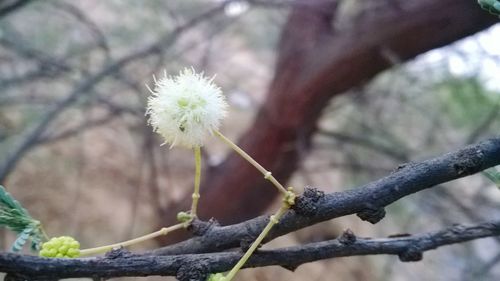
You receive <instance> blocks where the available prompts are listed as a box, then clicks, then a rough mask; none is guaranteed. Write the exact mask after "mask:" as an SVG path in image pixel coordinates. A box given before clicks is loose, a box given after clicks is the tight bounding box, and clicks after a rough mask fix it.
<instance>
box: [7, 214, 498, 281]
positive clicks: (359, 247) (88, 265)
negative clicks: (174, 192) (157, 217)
mask: <svg viewBox="0 0 500 281" xmlns="http://www.w3.org/2000/svg"><path fill="white" fill-rule="evenodd" d="M497 235H500V221H490V222H485V223H481V224H478V225H473V226H464V225H455V226H452V227H449V228H447V229H444V230H441V231H434V232H429V233H424V234H420V235H414V236H413V235H411V236H404V237H389V238H382V239H370V238H356V236H355V235H354V234H353V233H352V232H350V231H346V232H344V234H343V235H342V236H340V237H339V238H337V239H333V240H329V241H323V242H317V243H310V244H306V245H302V246H295V247H288V248H282V249H278V250H271V251H262V250H261V251H258V252H257V253H255V254H254V255H253V256H252V257H251V258H250V260H249V261H248V263H247V264H246V265H245V267H263V266H270V265H280V266H284V267H286V268H288V269H292V270H293V269H295V268H296V267H298V266H299V265H301V264H304V263H308V262H313V261H318V260H323V259H329V258H334V257H347V256H360V255H381V254H387V255H398V256H399V258H400V260H401V261H405V262H408V261H419V260H421V259H422V257H423V252H425V251H429V250H433V249H436V248H439V247H442V246H445V245H450V244H456V243H462V242H466V241H470V240H474V239H479V238H484V237H489V236H497ZM241 255H242V253H241V252H221V253H211V254H187V255H173V256H150V255H149V256H148V255H134V254H132V253H130V252H127V251H125V250H115V251H112V252H110V253H108V255H107V256H106V257H103V258H90V259H47V258H39V257H34V256H23V255H17V254H11V253H2V254H0V271H2V272H6V273H9V274H13V275H15V276H19V277H22V278H23V279H24V280H47V279H54V278H56V279H59V278H70V277H119V276H149V275H162V276H177V278H179V280H205V279H206V276H207V275H208V274H209V273H212V272H223V271H227V270H229V269H230V268H231V267H232V266H233V265H234V263H235V262H236V261H237V260H238V259H239V258H240V256H241Z"/></svg>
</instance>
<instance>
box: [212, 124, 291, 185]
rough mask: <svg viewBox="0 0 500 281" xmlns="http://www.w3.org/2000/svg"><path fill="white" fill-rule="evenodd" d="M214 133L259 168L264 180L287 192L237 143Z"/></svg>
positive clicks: (218, 133)
mask: <svg viewBox="0 0 500 281" xmlns="http://www.w3.org/2000/svg"><path fill="white" fill-rule="evenodd" d="M214 133H215V134H216V135H217V136H218V137H219V138H220V139H221V140H222V141H223V142H225V143H226V144H227V145H229V147H231V148H232V149H233V150H234V151H236V153H238V154H239V155H240V156H241V157H243V158H244V159H245V160H247V161H248V162H249V163H250V164H252V165H253V166H254V167H255V168H257V170H259V172H261V173H262V174H263V175H264V178H265V179H266V180H269V181H270V182H271V183H272V184H274V186H276V188H278V190H279V191H280V192H281V193H283V194H285V195H286V194H287V190H286V189H285V187H283V185H282V184H281V183H279V182H278V180H276V178H274V177H273V175H272V174H271V172H269V171H268V170H266V169H265V168H264V167H262V165H260V164H259V163H258V162H257V161H255V160H254V159H253V158H252V157H251V156H250V155H248V154H247V153H246V152H245V151H243V149H241V148H240V147H239V146H238V145H236V144H235V143H234V142H232V141H231V140H230V139H228V138H226V137H225V136H224V135H223V134H222V133H221V132H219V131H214Z"/></svg>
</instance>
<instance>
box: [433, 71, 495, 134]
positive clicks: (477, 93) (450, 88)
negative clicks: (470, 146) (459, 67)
mask: <svg viewBox="0 0 500 281" xmlns="http://www.w3.org/2000/svg"><path fill="white" fill-rule="evenodd" d="M483 85H484V82H483V81H481V79H480V77H477V76H471V77H449V78H446V79H445V80H443V81H441V82H438V83H436V86H435V91H434V92H435V94H436V98H437V102H438V103H440V104H441V108H442V113H443V116H444V117H445V118H448V119H449V122H450V124H451V125H453V126H454V127H456V128H457V129H462V130H465V131H469V132H471V131H472V130H474V129H475V128H477V127H478V125H479V124H480V123H481V122H482V121H483V120H485V119H486V118H487V117H488V115H489V114H490V113H491V112H493V111H498V110H499V106H500V92H494V91H491V90H488V89H486V88H485V87H484V86H483Z"/></svg>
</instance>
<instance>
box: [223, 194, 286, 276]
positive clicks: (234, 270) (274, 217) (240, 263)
mask: <svg viewBox="0 0 500 281" xmlns="http://www.w3.org/2000/svg"><path fill="white" fill-rule="evenodd" d="M289 208H290V205H289V204H287V203H286V202H283V205H282V206H281V208H280V209H279V210H278V212H276V214H274V215H272V216H271V217H270V218H269V222H268V223H267V225H266V227H265V228H264V230H262V232H261V233H260V234H259V237H257V239H255V241H254V242H253V243H252V245H251V246H250V248H249V249H248V250H247V251H246V253H245V254H244V255H243V257H241V259H240V260H239V261H238V263H236V265H235V266H234V267H233V268H232V269H231V271H229V273H228V274H227V275H226V276H225V277H224V281H231V280H232V279H233V278H234V276H235V275H236V273H237V272H238V271H239V270H240V269H241V267H243V265H244V264H245V263H246V262H247V261H248V259H249V258H250V256H251V255H252V254H253V252H255V250H256V249H257V247H259V245H260V243H262V240H264V238H265V237H266V236H267V234H268V233H269V231H270V230H271V229H272V228H273V226H274V225H275V224H277V223H278V222H279V220H280V219H281V217H282V216H283V214H284V213H285V212H286V211H287V210H288V209H289Z"/></svg>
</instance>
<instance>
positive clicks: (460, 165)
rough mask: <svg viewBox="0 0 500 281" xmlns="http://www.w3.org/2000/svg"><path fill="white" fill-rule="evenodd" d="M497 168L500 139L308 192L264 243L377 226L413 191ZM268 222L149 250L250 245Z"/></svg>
mask: <svg viewBox="0 0 500 281" xmlns="http://www.w3.org/2000/svg"><path fill="white" fill-rule="evenodd" d="M499 164H500V137H496V138H491V139H489V140H485V141H483V142H480V143H478V144H475V145H470V146H467V147H465V148H462V149H459V150H457V151H455V152H451V153H447V154H444V155H442V156H439V157H436V158H433V159H430V160H426V161H423V162H420V163H409V164H405V165H402V166H400V167H398V169H397V170H396V171H394V172H393V173H392V174H390V175H388V176H386V177H384V178H381V179H379V180H377V181H374V182H371V183H368V184H366V185H364V186H361V187H358V188H354V189H351V190H347V191H343V192H334V193H330V194H326V195H323V194H322V193H321V192H319V191H317V190H312V189H309V190H306V192H305V193H304V194H303V195H302V196H300V197H299V198H298V201H297V205H296V206H295V207H294V210H291V211H289V212H288V213H287V214H286V215H285V216H284V217H283V219H282V220H281V221H280V223H279V224H278V225H276V227H275V228H274V229H273V231H271V233H270V234H269V235H268V237H267V241H269V240H272V239H274V238H276V237H279V236H282V235H285V234H287V233H290V232H293V231H296V230H298V229H301V228H304V227H307V226H310V225H313V224H315V223H318V222H322V221H326V220H331V219H334V218H338V217H341V216H345V215H350V214H357V215H358V216H359V217H360V218H361V219H362V220H366V221H369V222H371V223H377V222H378V221H380V220H381V219H382V218H383V217H384V216H385V210H384V207H385V206H387V205H389V204H391V203H393V202H395V201H396V200H398V199H400V198H402V197H405V196H408V195H410V194H412V193H415V192H418V191H421V190H424V189H427V188H431V187H433V186H435V185H438V184H441V183H445V182H449V181H452V180H454V179H458V178H462V177H465V176H468V175H471V174H474V173H477V172H479V171H482V170H484V169H487V168H489V167H493V166H496V165H499ZM267 221H268V216H260V217H257V218H254V219H251V220H248V221H245V222H242V223H239V224H234V225H229V226H222V227H220V226H217V225H209V226H208V227H207V230H206V232H205V233H204V235H202V236H197V237H194V238H191V239H189V240H185V241H182V242H179V243H177V244H174V245H171V246H167V247H164V248H160V249H157V250H154V251H152V253H153V254H187V253H203V252H213V251H220V250H225V249H229V248H234V247H238V246H240V243H242V241H243V243H245V241H246V242H248V241H253V239H254V238H255V236H256V235H257V234H258V233H260V232H261V230H262V229H263V227H264V226H265V225H266V223H267Z"/></svg>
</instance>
